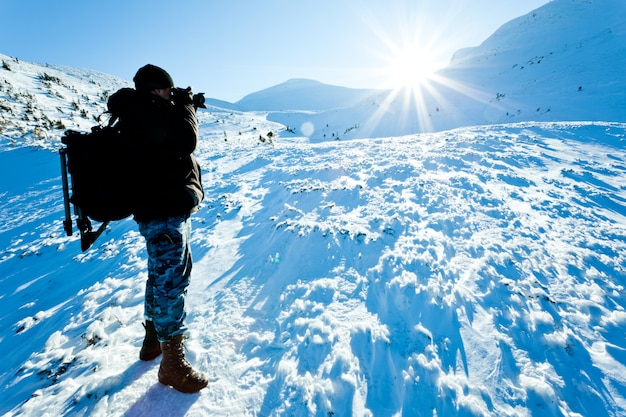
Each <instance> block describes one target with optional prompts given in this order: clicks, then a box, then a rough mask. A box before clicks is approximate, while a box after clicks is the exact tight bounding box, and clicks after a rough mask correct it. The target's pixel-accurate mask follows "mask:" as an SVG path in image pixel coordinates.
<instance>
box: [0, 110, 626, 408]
mask: <svg viewBox="0 0 626 417" xmlns="http://www.w3.org/2000/svg"><path fill="white" fill-rule="evenodd" d="M201 117H202V132H203V138H202V144H201V148H200V149H199V151H198V156H199V158H200V161H201V163H202V166H203V167H204V170H205V172H204V181H205V185H206V188H207V195H208V196H209V197H208V199H207V201H206V202H205V203H204V205H203V207H202V209H201V211H200V212H199V213H197V215H196V216H195V218H194V219H195V220H194V225H195V226H194V235H193V236H194V237H193V251H194V258H195V261H196V263H195V269H194V272H193V276H192V285H191V288H190V291H189V302H188V307H189V313H190V314H189V322H190V327H191V332H190V340H189V343H188V356H189V358H190V360H191V361H192V363H194V364H195V365H196V366H197V367H198V368H199V369H200V370H202V371H203V372H205V373H206V374H207V375H208V376H209V377H210V380H211V384H210V387H209V388H208V389H207V390H205V391H203V392H202V393H200V394H199V395H192V396H189V395H182V394H178V393H176V392H174V391H172V390H170V389H167V388H165V387H162V386H160V385H159V384H158V383H156V371H157V368H158V361H155V362H153V363H147V364H146V363H140V362H139V361H138V360H137V353H138V349H139V347H140V344H141V337H142V331H143V329H142V327H141V319H142V317H141V316H142V314H141V313H142V291H143V287H144V280H145V278H146V273H145V261H146V259H145V252H144V250H143V242H142V240H141V237H140V236H139V235H138V233H137V231H136V228H135V226H134V224H133V222H132V221H131V220H126V221H122V222H118V223H116V224H115V225H114V226H113V227H111V228H110V231H109V233H108V234H107V235H106V236H104V237H103V238H101V240H100V241H98V242H97V244H96V245H95V247H94V248H93V249H91V250H89V251H88V252H86V253H85V254H81V253H80V252H79V244H78V242H77V237H76V236H74V237H72V238H67V237H65V236H64V233H63V228H62V224H61V218H62V208H61V202H60V198H61V197H60V192H59V180H58V171H57V170H56V166H55V165H56V162H57V156H56V155H55V154H54V153H53V152H51V151H47V150H39V151H34V150H32V149H29V148H17V149H8V148H4V152H2V153H0V158H2V161H1V162H2V164H0V166H2V167H7V166H9V167H12V168H11V171H12V172H13V173H15V174H18V175H19V177H20V178H22V180H21V181H22V184H18V185H16V186H15V187H13V188H9V190H6V188H4V187H3V193H4V197H3V203H2V204H3V207H2V210H1V211H0V212H1V213H2V219H1V220H2V224H4V225H5V226H4V227H3V229H2V232H1V234H0V244H1V246H2V248H3V251H2V257H1V258H0V277H2V278H0V279H1V280H2V281H1V288H2V302H3V313H2V316H1V323H2V325H1V326H0V329H1V330H0V332H2V333H1V335H0V340H1V341H0V352H1V353H2V354H3V358H4V360H3V367H2V368H1V369H2V373H1V375H0V385H1V386H2V387H3V397H4V400H3V401H2V405H1V406H0V407H1V408H0V412H2V413H7V414H6V415H9V416H13V415H25V416H31V415H32V416H41V415H50V416H57V415H90V416H121V415H126V416H139V415H163V416H166V415H167V416H172V415H173V416H177V415H180V416H183V415H212V416H227V415H237V416H245V415H250V416H252V415H259V416H272V415H275V416H278V415H281V416H282V415H285V416H287V415H288V416H306V415H324V416H328V415H342V416H343V415H354V416H364V415H374V416H392V415H397V414H400V415H405V416H422V415H424V416H432V415H435V413H436V415H438V416H458V415H460V416H488V415H494V416H506V415H509V416H528V415H541V416H566V415H567V416H575V415H583V416H587V415H590V414H591V413H592V412H593V413H594V415H599V416H619V415H623V414H624V413H625V412H626V380H625V377H624V375H626V369H625V365H626V355H625V354H624V352H625V348H626V345H625V342H624V333H625V331H626V311H625V310H624V308H625V307H626V295H625V294H626V293H625V290H624V279H625V278H626V271H625V270H624V264H625V262H626V259H625V256H626V226H625V225H626V164H625V163H624V161H625V160H626V151H624V141H625V140H626V139H625V137H626V125H623V124H603V123H598V124H587V123H569V124H568V123H562V124H543V125H541V124H519V125H506V126H491V127H482V128H480V127H477V128H466V129H460V130H455V131H449V132H443V133H438V134H430V135H420V136H407V137H398V138H388V139H376V140H367V141H362V140H355V141H348V142H325V143H319V144H310V143H307V142H305V141H302V140H296V139H289V140H287V139H284V140H280V141H277V142H276V144H275V146H268V145H266V144H263V145H259V144H257V142H256V141H255V139H254V138H253V137H249V138H245V135H243V137H241V138H235V139H232V140H227V141H224V140H223V139H222V138H221V137H220V134H221V132H220V131H221V130H222V128H223V127H224V124H221V125H220V126H215V125H216V123H215V120H214V118H215V114H209V113H202V115H201ZM234 117H235V116H233V118H231V119H229V121H227V123H225V124H226V125H227V126H231V123H232V126H233V127H234V128H238V127H239V126H241V125H243V124H244V123H262V121H261V120H254V119H248V118H247V117H249V116H246V115H239V116H236V117H237V118H236V119H235V118H234ZM263 128H265V129H271V126H264V127H260V128H259V129H263ZM216 129H219V130H220V131H217V130H216ZM399 155H402V158H399V157H398V156H399ZM30 161H35V162H37V164H38V165H37V166H39V167H40V171H39V172H32V171H31V170H29V169H27V166H28V163H30ZM5 169H7V168H5ZM3 178H6V177H4V176H3ZM12 219H20V221H19V222H18V223H19V224H14V222H12V221H11V220H12Z"/></svg>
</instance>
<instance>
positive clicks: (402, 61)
mask: <svg viewBox="0 0 626 417" xmlns="http://www.w3.org/2000/svg"><path fill="white" fill-rule="evenodd" d="M385 62H386V66H385V68H384V69H383V73H384V76H385V78H386V79H387V81H386V82H387V83H388V84H389V86H390V87H391V88H393V89H410V90H415V89H419V88H421V87H423V86H424V85H425V84H426V83H428V81H429V79H431V78H432V77H433V75H434V74H435V72H436V71H437V70H438V69H440V68H441V64H440V63H439V62H438V60H437V57H436V56H435V54H433V53H432V52H431V51H430V50H429V48H428V46H427V45H423V44H420V43H419V42H417V41H415V42H408V43H404V44H402V45H390V48H389V53H388V55H387V56H386V57H385Z"/></svg>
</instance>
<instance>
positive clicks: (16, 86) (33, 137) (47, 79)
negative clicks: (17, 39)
mask: <svg viewBox="0 0 626 417" xmlns="http://www.w3.org/2000/svg"><path fill="white" fill-rule="evenodd" d="M0 62H1V64H2V65H1V66H0V110H1V111H0V135H2V138H3V139H4V140H11V141H15V140H19V141H20V142H26V143H35V142H45V141H46V140H48V139H50V140H52V139H54V138H55V137H57V138H58V137H59V136H60V135H61V134H62V133H63V131H64V130H65V129H76V130H88V129H89V128H90V127H91V126H93V125H95V124H96V123H97V121H98V118H101V116H102V115H103V114H104V112H105V111H106V99H107V98H108V96H109V95H110V94H111V93H113V92H115V91H117V90H118V89H119V88H122V87H128V86H132V83H130V82H129V81H127V80H123V79H121V78H118V77H114V76H111V75H108V74H103V73H100V72H97V71H91V70H84V69H78V68H71V67H64V66H52V65H39V64H33V63H29V62H23V61H20V60H19V59H18V58H14V57H9V56H6V55H2V54H0Z"/></svg>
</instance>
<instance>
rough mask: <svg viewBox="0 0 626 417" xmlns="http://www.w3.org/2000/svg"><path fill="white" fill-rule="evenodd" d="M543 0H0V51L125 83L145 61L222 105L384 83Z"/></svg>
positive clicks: (442, 61) (440, 60) (436, 63)
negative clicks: (317, 84)
mask: <svg viewBox="0 0 626 417" xmlns="http://www.w3.org/2000/svg"><path fill="white" fill-rule="evenodd" d="M547 2H548V0H315V1H304V0H299V1H298V0H265V1H260V0H231V1H215V0H213V1H211V0H185V1H180V2H177V1H172V0H169V1H166V0H108V1H95V0H59V1H52V0H0V16H1V17H2V24H1V25H0V53H3V54H6V55H10V56H14V57H17V58H19V59H22V60H24V61H29V62H36V63H48V64H58V65H68V66H73V67H80V68H89V69H94V70H98V71H102V72H106V73H109V74H113V75H117V76H120V77H123V78H126V79H128V80H131V79H132V77H133V75H134V74H135V72H136V71H137V69H138V68H139V67H141V66H142V65H145V64H147V63H152V64H155V65H159V66H161V67H163V68H165V69H166V70H167V71H168V72H169V73H170V74H171V75H172V77H173V78H174V81H175V83H176V85H177V86H180V87H186V86H188V85H192V86H193V87H194V90H195V91H196V92H205V93H206V95H207V96H208V97H213V98H218V99H222V100H227V101H231V102H234V101H237V100H239V99H241V98H242V97H243V96H245V95H246V94H249V93H253V92H255V91H258V90H261V89H264V88H267V87H271V86H273V85H276V84H279V83H281V82H284V81H287V80H288V79H290V78H310V79H315V80H318V81H321V82H324V83H327V84H333V85H342V86H346V87H358V88H389V87H392V86H394V84H396V83H398V82H399V80H402V79H404V78H406V77H407V74H406V73H407V71H408V72H409V73H410V74H414V73H415V72H420V71H422V70H424V71H428V70H433V69H437V68H441V67H443V66H445V65H446V64H447V63H448V62H449V60H450V58H451V57H452V55H453V54H454V52H455V51H456V50H458V49H461V48H464V47H469V46H476V45H479V44H480V43H481V42H482V41H484V40H485V39H486V38H487V37H488V36H489V35H491V34H492V33H493V32H494V31H495V30H496V29H497V28H498V27H500V26H501V25H502V24H504V23H506V22H508V21H509V20H511V19H513V18H515V17H518V16H521V15H524V14H526V13H528V12H530V11H532V10H533V9H536V8H538V7H540V6H542V5H544V4H546V3H547ZM407 56H411V57H413V58H411V59H408V58H407ZM415 57H419V58H420V59H419V61H415V59H414V58H415ZM409 61H410V62H409ZM411 76H412V75H411Z"/></svg>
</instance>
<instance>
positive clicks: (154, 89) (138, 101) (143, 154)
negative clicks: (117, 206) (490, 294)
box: [109, 65, 208, 393]
mask: <svg viewBox="0 0 626 417" xmlns="http://www.w3.org/2000/svg"><path fill="white" fill-rule="evenodd" d="M133 81H134V82H135V90H132V89H122V90H120V91H118V92H117V93H115V94H114V95H112V96H111V98H110V99H109V110H110V111H111V112H112V113H113V114H114V117H119V123H118V126H119V128H120V131H121V132H122V134H123V135H124V136H125V137H127V138H128V142H129V144H130V146H131V147H132V153H133V155H135V157H136V160H137V164H136V168H137V170H136V173H135V174H134V178H132V179H129V181H132V182H133V184H137V186H136V193H135V197H136V201H135V202H134V206H135V209H134V211H133V214H134V218H135V221H136V222H137V224H138V226H139V231H140V233H141V234H142V235H143V236H144V238H145V240H146V246H147V250H148V280H147V282H146V294H145V319H146V324H145V328H146V335H145V338H144V341H143V345H142V348H141V351H140V354H139V357H140V359H141V360H144V361H149V360H153V359H155V358H156V357H158V356H159V355H160V354H161V353H163V357H162V359H161V365H160V367H159V374H158V375H159V381H160V382H161V383H162V384H164V385H169V386H172V387H173V388H175V389H176V390H178V391H181V392H185V393H194V392H198V391H200V390H201V389H202V388H204V387H206V386H207V384H208V381H207V379H206V378H205V377H204V376H203V375H202V374H200V373H199V372H197V371H195V370H194V369H193V368H192V367H191V365H190V364H189V362H187V360H186V359H185V352H184V346H183V334H184V333H185V331H186V330H187V327H186V325H185V322H184V321H185V316H186V313H185V296H186V293H187V287H188V285H189V278H190V275H191V266H192V260H191V248H190V243H189V240H190V234H191V220H190V214H191V213H192V212H194V211H195V210H197V206H198V204H199V203H200V202H201V201H202V199H203V198H204V192H203V189H202V184H201V179H200V168H199V166H198V163H197V162H196V160H195V158H194V157H193V155H192V153H193V151H194V150H195V148H196V145H197V141H198V121H197V119H196V114H195V112H196V107H197V106H198V104H196V106H194V96H192V95H191V89H187V90H182V89H178V88H176V89H175V88H174V83H173V81H172V77H170V75H169V74H168V73H167V72H166V71H165V70H163V69H162V68H159V67H157V66H154V65H146V66H144V67H142V68H140V69H139V70H138V71H137V74H136V75H135V77H134V78H133ZM198 96H199V95H197V96H196V98H198Z"/></svg>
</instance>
